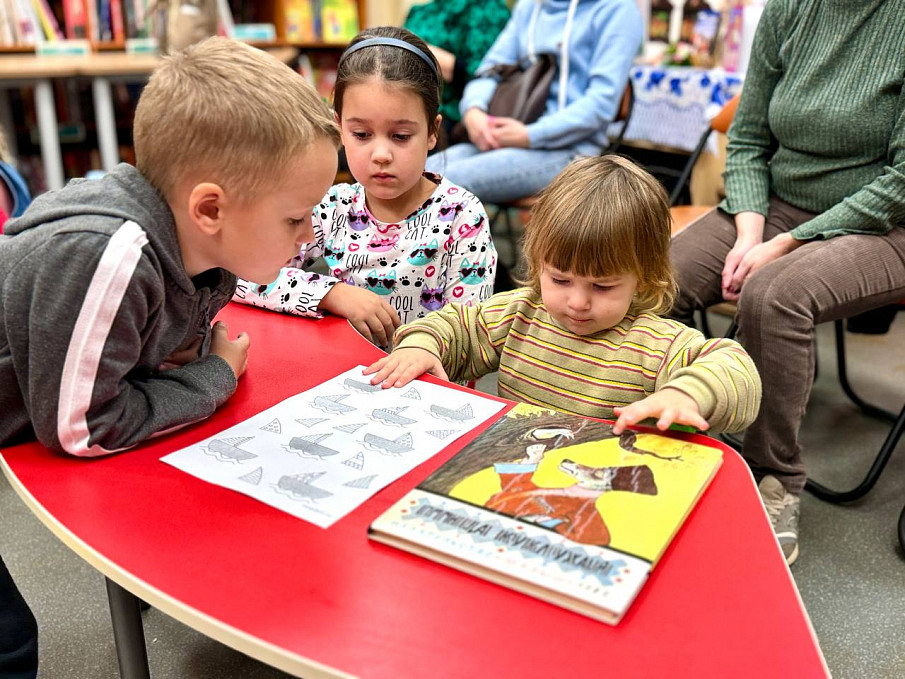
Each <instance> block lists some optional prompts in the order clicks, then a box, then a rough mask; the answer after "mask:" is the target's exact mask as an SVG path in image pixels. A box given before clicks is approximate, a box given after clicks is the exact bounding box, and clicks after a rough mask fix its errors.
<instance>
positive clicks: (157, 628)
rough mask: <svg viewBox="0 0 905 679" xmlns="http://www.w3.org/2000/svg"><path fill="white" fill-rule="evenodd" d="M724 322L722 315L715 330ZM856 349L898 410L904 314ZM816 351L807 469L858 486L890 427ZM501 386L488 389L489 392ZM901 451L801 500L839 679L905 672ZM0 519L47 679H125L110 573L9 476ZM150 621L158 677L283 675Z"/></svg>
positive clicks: (154, 618)
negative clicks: (865, 487) (67, 541)
mask: <svg viewBox="0 0 905 679" xmlns="http://www.w3.org/2000/svg"><path fill="white" fill-rule="evenodd" d="M724 322H725V319H720V318H717V319H714V322H713V326H714V330H715V331H718V330H719V328H720V326H721V324H722V323H724ZM849 345H850V346H849V352H848V356H849V360H850V364H851V365H850V371H851V375H852V381H853V382H854V383H855V384H856V385H862V388H863V392H864V395H866V396H867V397H868V398H870V399H871V400H874V401H876V402H878V403H879V404H882V405H884V406H885V407H887V408H889V409H892V410H895V411H896V412H898V410H899V409H900V408H901V407H902V404H903V402H905V351H903V350H902V347H903V346H905V314H899V318H898V319H897V320H896V322H895V323H894V324H893V327H892V330H891V331H890V332H889V333H888V334H886V335H882V336H867V335H849ZM818 353H819V357H820V365H819V374H818V378H817V382H816V384H815V387H814V390H813V393H812V398H811V402H810V404H809V408H808V413H807V417H806V418H805V422H804V426H803V429H802V439H803V442H804V446H805V450H806V462H807V465H808V469H809V472H810V474H811V475H812V476H813V478H816V479H818V480H820V481H821V482H824V483H825V484H827V485H830V486H833V487H847V486H850V485H853V484H854V483H855V482H856V481H857V480H860V478H861V476H862V475H863V473H864V471H865V470H866V469H867V467H868V466H869V464H870V462H871V460H872V459H873V457H874V455H875V453H876V450H877V449H878V448H879V446H880V444H881V442H882V441H883V439H884V437H885V435H886V433H887V431H888V429H889V425H888V424H886V423H884V422H880V421H878V420H875V419H872V418H870V417H866V416H864V415H862V414H860V413H859V412H858V411H857V410H856V408H855V407H854V406H853V405H852V404H851V403H850V402H849V401H848V400H847V399H846V397H845V396H844V394H843V393H842V392H841V390H840V388H839V384H838V381H837V379H836V371H835V366H834V356H835V349H834V345H833V337H832V327H831V326H830V325H827V326H821V327H820V328H819V333H818ZM492 383H493V382H492V380H489V381H485V382H484V383H483V384H484V385H485V387H488V386H489V388H492ZM903 447H905V442H901V443H900V444H899V446H898V450H897V451H896V454H895V455H894V456H893V459H892V461H891V462H890V464H889V467H888V468H887V470H886V471H885V473H884V474H883V476H882V477H881V479H880V482H879V483H878V484H877V486H876V488H874V490H873V491H872V492H871V493H870V494H869V495H868V496H867V497H866V498H865V499H863V500H861V501H859V502H855V503H852V504H849V505H846V506H834V505H830V504H826V503H824V502H821V501H819V500H817V499H815V498H814V497H812V496H811V495H809V494H807V493H805V494H804V495H803V497H802V524H801V556H800V558H799V561H798V563H796V564H795V565H794V566H793V567H792V574H793V576H794V578H795V581H796V582H797V584H798V587H799V590H800V592H801V596H802V599H803V601H804V604H805V607H806V609H807V611H808V613H809V615H810V617H811V620H812V622H813V625H814V629H815V630H816V634H817V637H818V639H819V641H820V645H821V648H822V649H823V652H824V654H825V656H826V660H827V663H828V665H829V667H830V670H831V671H832V673H833V676H834V677H837V678H838V679H843V678H847V677H851V678H853V679H862V678H864V677H870V678H872V679H894V678H898V677H905V632H903V630H905V605H903V602H905V559H903V554H902V551H901V549H900V547H899V545H898V541H897V539H896V530H895V526H896V521H897V519H898V516H899V512H900V511H901V510H902V507H903V504H905V450H902V448H903ZM0 516H2V517H3V523H2V526H3V529H2V531H0V554H3V558H4V559H5V560H6V562H7V564H8V566H9V568H10V571H11V572H12V574H13V576H14V578H15V579H16V581H17V583H18V584H19V586H20V588H21V590H22V591H23V594H24V595H25V597H26V599H27V600H28V601H29V602H30V604H31V606H32V609H33V610H34V612H35V615H36V616H37V618H38V622H39V625H40V630H41V638H40V652H41V672H40V676H41V677H42V678H43V679H83V678H84V679H107V678H110V679H112V678H114V677H117V676H118V673H117V663H116V654H115V650H114V647H113V638H112V631H111V626H110V617H109V612H108V610H107V605H106V596H105V590H104V582H103V579H102V577H101V576H100V575H98V574H97V573H96V572H95V571H94V570H93V569H92V568H91V567H90V566H89V565H87V564H86V563H84V562H82V561H81V560H80V559H79V558H78V557H76V556H75V555H74V554H73V553H72V552H70V551H69V549H68V548H66V547H65V546H64V545H63V544H62V543H61V542H59V541H58V540H57V539H56V538H54V537H53V536H52V535H51V534H50V532H49V531H48V530H47V529H46V528H44V527H43V526H42V525H41V524H40V523H39V522H38V521H37V519H35V518H34V517H33V516H32V515H31V514H30V512H29V511H28V509H27V508H26V507H25V505H24V504H23V503H22V502H21V501H20V500H19V498H18V497H17V496H16V494H15V492H14V491H13V490H12V489H11V488H10V486H9V484H8V483H7V482H6V480H5V479H3V478H2V476H0ZM144 615H145V619H144V622H145V636H146V639H147V645H148V654H149V659H150V665H151V668H152V673H153V676H155V677H178V678H180V679H181V678H195V677H197V678H199V679H206V678H211V679H214V678H215V679H231V678H236V679H238V678H240V677H241V678H254V679H258V678H261V679H263V678H267V677H283V676H286V675H284V674H283V673H281V672H279V671H277V670H274V669H272V668H269V667H267V666H265V665H262V664H260V663H258V662H257V661H255V660H252V659H250V658H248V657H246V656H243V655H241V654H240V653H237V652H235V651H233V650H231V649H229V648H227V647H225V646H222V645H220V644H218V643H216V642H214V641H211V640H209V639H207V638H206V637H204V636H203V635H201V634H199V633H197V632H195V631H193V630H191V629H189V628H187V627H185V626H183V625H182V624H180V623H178V622H176V621H174V620H172V619H170V618H168V617H167V616H166V615H163V614H162V613H160V612H159V611H157V610H154V609H151V610H149V611H147V612H146V613H145V614H144ZM286 624H291V621H287V622H286ZM775 624H776V625H779V626H781V625H782V624H783V621H782V620H776V621H775ZM763 652H764V653H769V652H770V649H763ZM680 674H681V673H680V672H679V673H677V676H680ZM731 674H732V672H731V668H727V676H731Z"/></svg>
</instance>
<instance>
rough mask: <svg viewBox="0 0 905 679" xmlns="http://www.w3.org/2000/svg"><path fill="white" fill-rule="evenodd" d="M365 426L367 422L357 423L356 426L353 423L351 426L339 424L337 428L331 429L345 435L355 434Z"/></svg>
mask: <svg viewBox="0 0 905 679" xmlns="http://www.w3.org/2000/svg"><path fill="white" fill-rule="evenodd" d="M367 424H368V423H367V422H359V423H357V424H356V423H354V422H353V423H352V424H341V425H339V426H337V427H333V428H334V429H336V430H337V431H344V432H346V433H347V434H354V433H355V432H357V431H358V430H359V429H361V428H362V427H364V426H365V425H367Z"/></svg>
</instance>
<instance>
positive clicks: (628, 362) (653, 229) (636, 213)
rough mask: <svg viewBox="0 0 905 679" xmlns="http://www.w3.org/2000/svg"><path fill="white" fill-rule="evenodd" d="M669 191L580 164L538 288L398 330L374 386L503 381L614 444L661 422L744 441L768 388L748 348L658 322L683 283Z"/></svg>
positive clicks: (534, 237) (535, 240) (618, 169)
mask: <svg viewBox="0 0 905 679" xmlns="http://www.w3.org/2000/svg"><path fill="white" fill-rule="evenodd" d="M669 244H670V215H669V204H668V201H667V198H666V193H665V191H664V190H663V187H662V186H661V185H660V184H659V183H658V182H657V181H656V180H655V179H654V178H653V177H652V176H651V175H650V174H648V173H647V172H646V171H644V170H643V169H641V168H639V167H637V166H636V165H634V164H633V163H632V162H631V161H629V160H627V159H625V158H622V157H619V156H613V155H609V156H596V157H591V158H583V159H580V160H576V161H574V162H573V163H571V164H570V165H569V166H568V167H566V169H564V170H563V171H562V172H561V173H560V174H559V176H557V178H556V179H555V180H554V181H553V182H552V183H551V184H550V186H549V187H548V188H547V189H546V190H545V191H544V193H543V195H542V196H541V199H540V200H539V201H538V203H537V205H536V206H535V208H534V211H533V214H532V219H531V222H530V223H529V225H528V228H527V231H526V235H525V240H524V244H523V246H524V252H525V258H526V260H527V276H526V278H527V280H526V281H525V283H526V286H525V287H523V288H519V289H516V290H512V291H509V292H503V293H500V294H497V295H494V296H492V297H490V298H489V299H487V300H486V301H484V302H483V303H480V304H476V305H474V306H463V305H460V304H448V305H446V306H445V307H443V308H442V309H440V310H439V311H436V312H433V313H431V314H428V315H427V316H426V317H424V318H422V319H419V320H417V321H415V322H413V323H410V324H408V325H405V326H403V327H401V328H399V329H398V330H397V331H396V334H395V348H394V350H393V353H392V354H390V355H389V356H387V357H385V358H382V359H380V360H379V361H377V362H376V363H374V364H373V365H371V366H369V367H368V368H367V369H366V370H365V371H364V372H365V374H366V375H372V378H371V383H372V384H378V383H379V384H382V385H383V386H384V387H386V388H389V387H401V386H404V385H405V384H407V383H408V382H410V381H411V380H413V379H415V378H416V377H418V376H419V375H422V374H424V373H430V374H432V375H437V376H439V377H441V378H445V379H452V380H456V381H459V380H470V379H476V378H478V377H481V376H482V375H486V374H488V373H491V372H494V371H498V373H499V375H498V377H499V379H498V390H499V394H500V396H503V397H506V398H511V399H513V400H516V401H522V402H525V403H531V404H535V405H540V406H545V407H549V408H555V409H557V410H561V411H564V412H569V413H575V414H578V415H584V416H588V417H598V418H603V419H615V420H616V424H615V427H614V432H615V433H617V434H618V433H620V432H621V431H622V430H623V429H624V428H625V427H627V426H630V425H633V424H636V423H638V422H640V421H642V420H645V419H648V418H654V419H655V420H656V426H657V427H658V428H659V429H666V428H668V427H669V426H670V425H671V424H673V423H676V424H683V425H688V426H692V427H696V428H698V429H701V430H706V429H711V428H712V429H715V430H720V431H727V432H734V431H741V430H743V429H745V428H746V427H747V426H748V425H749V424H750V423H751V422H752V421H753V420H754V418H755V417H756V416H757V412H758V408H759V406H760V398H761V384H760V378H759V376H758V374H757V369H756V368H755V367H754V363H753V362H752V361H751V358H750V357H749V356H748V354H747V353H746V352H745V350H744V349H743V348H742V347H741V345H739V344H738V343H737V342H735V341H733V340H729V339H724V338H716V339H707V338H706V337H704V335H702V334H701V333H700V332H699V331H697V330H695V329H693V328H689V327H687V326H685V325H682V324H681V323H678V322H676V321H673V320H669V319H666V318H662V317H660V316H659V315H658V313H661V312H663V311H666V310H667V309H669V307H670V305H671V303H672V300H673V297H674V295H675V282H674V280H673V274H672V269H671V266H670V261H669Z"/></svg>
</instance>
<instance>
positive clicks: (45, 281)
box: [0, 164, 236, 456]
mask: <svg viewBox="0 0 905 679" xmlns="http://www.w3.org/2000/svg"><path fill="white" fill-rule="evenodd" d="M235 284H236V278H235V276H233V275H232V274H231V273H229V272H227V271H224V270H222V269H212V270H209V271H206V272H204V273H202V274H199V275H198V276H195V277H194V278H189V276H188V274H187V273H186V271H185V268H184V266H183V263H182V254H181V251H180V249H179V243H178V241H177V239H176V224H175V221H174V219H173V213H172V212H171V210H170V208H169V206H168V205H167V203H166V201H165V200H164V199H163V198H162V197H161V196H160V194H159V193H157V191H155V190H154V188H153V187H151V185H150V184H148V182H147V181H146V180H145V179H144V177H143V176H142V175H141V174H140V173H139V172H138V170H136V169H135V168H134V167H132V166H131V165H126V164H122V165H119V166H118V167H116V169H114V170H113V171H112V172H111V173H109V174H108V175H107V176H105V177H104V178H103V179H102V180H100V181H88V180H74V181H72V182H70V183H69V184H68V185H67V186H66V187H65V188H64V189H62V190H60V191H54V192H51V193H46V194H44V195H42V196H40V197H38V198H37V199H36V200H35V201H34V203H32V205H31V206H30V207H29V208H28V210H27V211H26V212H25V214H24V215H23V216H22V217H20V218H19V219H16V220H12V221H10V222H8V223H7V224H6V227H5V231H4V235H3V236H0V444H4V443H8V442H11V441H13V440H15V441H18V440H23V439H28V438H34V437H35V436H36V437H37V438H38V440H39V441H40V442H41V443H43V444H44V445H46V446H48V447H50V448H54V449H56V450H63V451H66V452H68V453H71V454H73V455H81V456H94V455H103V454H105V453H109V452H113V451H116V450H121V449H123V448H128V447H130V446H133V445H135V444H137V443H139V442H141V441H143V440H145V439H147V438H148V437H150V436H152V435H154V434H156V433H159V432H162V431H165V430H168V429H172V428H174V427H178V426H180V425H184V424H187V423H189V422H194V421H197V420H200V419H203V418H205V417H207V416H209V415H210V414H211V413H212V412H213V411H214V410H215V409H216V408H217V407H218V406H219V405H220V404H222V403H223V402H224V401H226V399H227V398H229V396H230V395H231V394H232V393H233V391H235V388H236V378H235V375H234V374H233V372H232V370H231V369H230V367H229V365H228V364H227V363H226V361H224V360H223V359H222V358H220V357H219V356H215V355H209V353H208V349H209V344H210V324H211V318H212V317H213V316H214V315H215V314H216V313H217V311H219V310H220V309H221V308H222V307H223V306H224V305H225V304H226V303H227V302H228V301H229V298H230V297H231V296H232V293H233V290H234V289H235ZM199 336H200V337H201V338H202V345H201V352H200V356H201V357H202V358H199V359H198V360H195V361H193V362H192V363H189V364H187V365H184V366H181V367H176V368H172V369H169V370H165V369H163V364H164V362H165V359H166V358H167V357H168V356H170V355H171V354H173V353H174V352H175V351H178V350H180V349H181V348H185V347H187V346H189V345H190V344H191V343H192V342H193V341H196V340H197V339H198V338H199Z"/></svg>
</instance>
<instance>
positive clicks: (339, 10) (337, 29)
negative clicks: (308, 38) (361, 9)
mask: <svg viewBox="0 0 905 679" xmlns="http://www.w3.org/2000/svg"><path fill="white" fill-rule="evenodd" d="M320 6H321V39H322V40H323V41H324V42H330V43H341V44H344V43H347V42H349V41H350V40H351V39H352V38H354V37H355V36H356V35H358V31H359V28H358V3H357V2H356V1H355V0H321V2H320Z"/></svg>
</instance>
